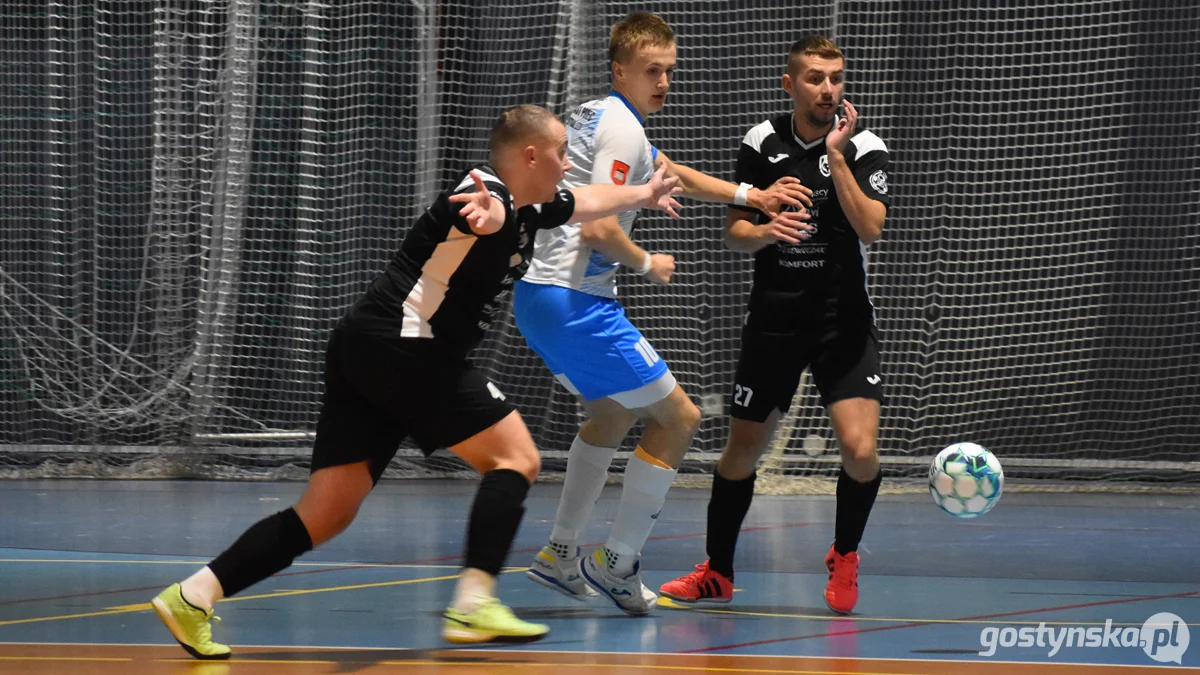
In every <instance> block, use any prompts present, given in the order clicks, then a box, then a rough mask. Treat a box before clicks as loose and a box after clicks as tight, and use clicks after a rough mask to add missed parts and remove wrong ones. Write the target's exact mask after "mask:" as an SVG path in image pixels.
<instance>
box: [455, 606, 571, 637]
mask: <svg viewBox="0 0 1200 675" xmlns="http://www.w3.org/2000/svg"><path fill="white" fill-rule="evenodd" d="M442 616H443V617H444V619H445V620H444V621H443V622H442V639H444V640H445V641H447V642H453V643H455V644H471V643H476V642H492V641H496V642H532V641H534V640H538V639H540V638H542V637H543V636H544V635H546V633H549V632H550V627H549V626H544V625H542V624H540V623H529V622H528V621H522V620H520V619H518V618H517V617H516V616H515V615H514V614H513V613H512V610H511V609H509V608H508V607H505V606H504V605H502V604H500V601H499V600H497V599H496V598H487V599H485V600H483V604H481V605H479V608H478V609H476V610H475V611H474V612H470V613H467V612H460V611H458V610H457V609H454V608H453V607H448V608H446V612H445V613H444V614H442Z"/></svg>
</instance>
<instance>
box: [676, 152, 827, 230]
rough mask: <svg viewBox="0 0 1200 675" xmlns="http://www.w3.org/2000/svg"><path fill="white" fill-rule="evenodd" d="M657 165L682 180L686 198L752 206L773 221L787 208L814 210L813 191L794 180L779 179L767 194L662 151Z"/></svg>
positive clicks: (789, 177) (788, 177) (790, 178)
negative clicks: (726, 179) (677, 160)
mask: <svg viewBox="0 0 1200 675" xmlns="http://www.w3.org/2000/svg"><path fill="white" fill-rule="evenodd" d="M654 165H655V166H657V167H659V168H662V167H666V169H667V175H668V176H676V177H678V178H679V180H680V182H679V184H680V185H681V186H682V187H683V194H684V195H685V196H687V197H691V198H693V199H699V200H700V201H705V202H719V203H722V204H733V205H735V206H748V207H750V208H752V209H756V210H758V211H762V212H763V213H765V214H767V215H768V216H771V217H774V216H776V215H777V214H778V213H779V210H780V209H782V208H783V207H784V206H792V207H794V208H797V209H798V208H801V207H802V206H812V199H811V196H812V190H810V189H808V188H807V187H805V186H803V185H801V184H800V180H799V179H798V178H795V177H792V176H787V177H784V178H781V179H779V180H778V181H776V183H775V184H774V185H772V186H771V187H769V188H767V189H766V190H760V189H758V188H756V187H752V186H748V185H747V186H745V189H742V186H739V185H735V184H733V183H730V182H728V181H723V180H721V179H720V178H714V177H712V176H710V175H708V174H706V173H701V172H699V171H697V170H695V169H692V168H690V167H686V166H684V165H682V164H679V163H677V162H672V161H671V159H670V158H669V157H667V156H666V155H665V154H663V152H662V151H659V153H658V158H657V159H655V160H654ZM743 200H744V201H743Z"/></svg>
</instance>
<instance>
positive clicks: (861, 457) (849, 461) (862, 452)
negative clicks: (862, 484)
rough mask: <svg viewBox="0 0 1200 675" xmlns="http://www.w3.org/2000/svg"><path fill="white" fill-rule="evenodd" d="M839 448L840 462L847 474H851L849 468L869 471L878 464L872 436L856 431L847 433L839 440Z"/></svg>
mask: <svg viewBox="0 0 1200 675" xmlns="http://www.w3.org/2000/svg"><path fill="white" fill-rule="evenodd" d="M841 446H842V462H843V463H844V464H846V467H847V469H846V470H847V471H848V472H851V473H853V472H852V471H851V468H855V469H858V468H862V469H871V468H873V467H874V466H875V465H876V464H878V462H879V456H878V453H877V451H876V447H875V436H874V434H870V433H867V432H865V431H858V430H853V431H850V432H847V433H845V434H844V435H843V437H842V439H841ZM870 478H871V476H868V479H870Z"/></svg>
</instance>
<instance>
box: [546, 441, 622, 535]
mask: <svg viewBox="0 0 1200 675" xmlns="http://www.w3.org/2000/svg"><path fill="white" fill-rule="evenodd" d="M616 454H617V449H616V448H602V447H600V446H597V445H589V444H587V443H584V442H583V439H581V438H579V437H578V436H576V437H575V441H574V442H572V443H571V450H570V452H569V453H567V477H566V480H564V481H563V491H562V497H561V498H559V500H558V513H556V514H555V516H554V529H553V530H552V531H551V533H550V545H551V546H553V547H554V548H556V549H558V550H559V551H563V550H565V551H568V553H567V555H568V556H574V555H575V547H576V546H578V545H579V537H580V536H582V535H583V528H584V527H586V526H587V522H588V519H589V518H591V516H592V509H593V508H595V506H596V500H597V499H600V492H601V491H602V490H604V483H605V481H607V480H608V467H609V466H610V465H611V464H612V461H613V457H615V456H616Z"/></svg>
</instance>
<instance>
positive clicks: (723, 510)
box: [661, 36, 889, 614]
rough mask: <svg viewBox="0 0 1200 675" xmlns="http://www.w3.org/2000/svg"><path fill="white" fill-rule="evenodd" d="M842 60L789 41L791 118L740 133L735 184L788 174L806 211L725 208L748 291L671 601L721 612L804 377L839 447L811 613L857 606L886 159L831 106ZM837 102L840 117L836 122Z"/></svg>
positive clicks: (873, 488)
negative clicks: (712, 458) (772, 446)
mask: <svg viewBox="0 0 1200 675" xmlns="http://www.w3.org/2000/svg"><path fill="white" fill-rule="evenodd" d="M843 66H844V59H843V58H842V54H841V51H840V50H839V49H838V48H837V46H836V45H835V44H834V43H833V42H831V41H830V40H828V39H826V38H823V37H820V36H813V37H810V38H806V39H803V40H799V41H797V42H796V43H795V44H793V45H792V48H791V50H790V51H789V54H788V67H787V74H785V75H784V76H783V88H784V90H785V91H787V93H788V95H789V96H791V98H792V101H793V104H794V105H793V111H792V112H790V113H788V114H784V115H780V116H778V117H773V118H771V119H769V120H767V121H765V122H763V123H761V124H759V125H757V126H755V127H753V128H752V129H750V131H749V132H748V133H747V134H746V136H745V138H744V139H743V141H742V145H741V148H740V150H739V154H738V162H737V178H736V182H739V183H745V184H749V185H751V186H754V187H758V188H760V189H761V188H765V187H767V186H769V185H771V184H772V183H774V182H775V181H776V180H778V179H780V178H782V177H785V176H794V177H796V178H799V179H800V182H801V183H802V184H803V185H804V186H806V187H807V188H809V189H810V190H812V195H811V200H812V206H811V207H809V208H808V209H806V210H801V211H795V210H792V211H788V212H785V213H781V214H779V215H778V216H777V217H775V218H774V219H768V218H767V216H765V215H764V214H762V213H758V212H754V211H751V210H748V209H746V208H744V207H741V208H740V207H731V209H730V211H729V217H728V231H727V233H726V240H727V243H728V245H729V246H730V248H732V249H733V250H736V251H743V252H753V253H754V286H753V289H752V290H751V293H750V303H749V308H748V309H749V312H748V314H747V318H746V321H745V325H744V326H743V329H742V346H741V356H740V358H739V361H738V367H737V373H736V375H735V377H734V385H733V391H732V402H731V406H730V416H731V418H732V419H731V420H730V435H729V440H728V442H727V443H726V446H725V449H724V450H723V451H722V453H721V459H720V461H719V462H718V464H717V469H716V472H715V473H714V475H713V486H712V496H711V500H710V502H709V507H708V538H707V552H708V555H709V560H708V561H706V562H705V563H703V564H701V565H697V566H696V571H695V572H692V573H690V574H688V575H685V576H683V577H680V578H679V579H675V580H674V581H670V582H668V583H666V584H664V585H663V586H662V588H661V592H662V594H663V595H665V596H667V597H670V598H673V599H675V600H678V601H682V602H729V601H730V600H731V599H732V597H733V573H734V571H733V557H734V549H735V547H736V545H737V538H738V531H739V530H740V529H741V525H742V520H743V519H744V518H745V516H746V511H747V510H748V509H749V508H750V502H751V499H752V498H753V495H754V480H755V475H756V474H755V469H756V467H757V464H758V460H759V459H760V458H761V457H762V455H763V452H764V451H765V450H766V448H767V446H768V444H769V443H770V440H771V438H772V436H773V435H774V432H775V429H776V426H777V425H778V423H779V419H780V417H781V416H782V414H783V413H784V412H786V411H787V409H788V406H789V405H790V403H791V400H792V396H793V395H794V394H795V392H796V389H797V387H798V386H799V382H800V375H801V373H802V372H803V370H804V369H805V368H809V369H810V372H811V374H812V379H813V382H814V383H815V384H816V386H817V391H818V392H819V393H820V396H821V403H822V405H824V406H825V407H826V408H827V410H828V411H829V416H830V419H831V421H832V423H833V428H834V431H835V432H836V434H837V437H838V441H839V444H840V447H841V454H842V468H841V471H840V475H839V477H838V482H837V522H836V525H835V528H834V543H833V546H832V547H831V548H830V549H829V552H828V553H827V555H826V557H825V565H826V567H827V569H828V570H829V580H828V583H827V585H826V588H825V603H826V604H827V605H828V606H829V608H830V609H831V610H833V611H834V612H837V613H840V614H846V613H849V612H850V611H851V610H852V609H853V608H854V605H855V603H857V601H858V564H859V559H858V553H857V550H858V544H859V540H860V539H861V538H862V535H863V531H864V529H865V528H866V524H867V518H868V516H869V514H870V512H871V507H872V506H873V505H874V503H875V496H876V494H878V492H879V483H880V478H881V476H880V472H879V458H878V455H877V453H876V438H877V436H878V430H879V407H880V402H881V401H882V399H883V393H882V375H881V373H880V368H879V342H878V336H877V332H876V328H875V318H874V309H873V307H872V305H871V300H870V298H869V296H868V294H867V279H866V256H867V246H868V245H870V244H871V243H872V242H874V241H875V240H876V239H878V238H879V236H880V234H881V233H882V231H883V222H884V217H885V216H886V214H887V206H888V164H889V157H888V151H887V148H886V147H885V146H884V144H883V141H882V140H880V139H879V137H878V136H876V135H875V134H873V133H871V132H870V131H867V130H866V129H865V128H863V126H862V125H861V124H859V123H858V113H857V111H855V109H854V106H853V105H852V104H851V103H850V102H849V101H844V102H843V101H842V90H843ZM839 103H843V104H844V107H845V117H839V116H838V115H837V106H838V104H839Z"/></svg>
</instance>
